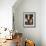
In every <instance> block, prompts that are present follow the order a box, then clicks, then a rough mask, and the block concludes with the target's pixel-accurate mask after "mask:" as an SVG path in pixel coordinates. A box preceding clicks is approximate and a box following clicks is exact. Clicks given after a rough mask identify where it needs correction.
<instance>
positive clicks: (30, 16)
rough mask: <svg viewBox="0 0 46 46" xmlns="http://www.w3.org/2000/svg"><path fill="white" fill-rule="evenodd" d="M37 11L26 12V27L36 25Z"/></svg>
mask: <svg viewBox="0 0 46 46" xmlns="http://www.w3.org/2000/svg"><path fill="white" fill-rule="evenodd" d="M35 17H36V13H35V12H24V19H23V20H24V27H35V26H36V20H35V19H36V18H35Z"/></svg>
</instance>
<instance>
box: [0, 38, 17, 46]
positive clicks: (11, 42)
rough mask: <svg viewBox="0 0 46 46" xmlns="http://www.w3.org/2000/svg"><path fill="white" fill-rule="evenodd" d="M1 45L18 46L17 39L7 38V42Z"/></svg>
mask: <svg viewBox="0 0 46 46" xmlns="http://www.w3.org/2000/svg"><path fill="white" fill-rule="evenodd" d="M0 46H16V44H15V39H13V40H6V42H4V43H2V44H1V45H0Z"/></svg>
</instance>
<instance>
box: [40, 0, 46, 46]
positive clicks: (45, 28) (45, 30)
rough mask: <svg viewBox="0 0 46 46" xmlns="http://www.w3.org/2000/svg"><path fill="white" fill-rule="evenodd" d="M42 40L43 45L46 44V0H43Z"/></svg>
mask: <svg viewBox="0 0 46 46" xmlns="http://www.w3.org/2000/svg"><path fill="white" fill-rule="evenodd" d="M40 23H41V38H42V39H41V40H42V46H46V0H42V1H41V22H40Z"/></svg>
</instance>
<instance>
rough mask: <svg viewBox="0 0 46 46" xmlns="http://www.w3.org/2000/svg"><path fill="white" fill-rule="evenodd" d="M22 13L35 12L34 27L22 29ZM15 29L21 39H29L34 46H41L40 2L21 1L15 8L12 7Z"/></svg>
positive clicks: (31, 0)
mask: <svg viewBox="0 0 46 46" xmlns="http://www.w3.org/2000/svg"><path fill="white" fill-rule="evenodd" d="M23 12H36V27H35V28H24V26H23ZM13 13H14V19H15V22H14V23H15V28H16V29H17V30H18V32H22V33H23V37H24V38H27V39H31V40H33V41H34V42H35V44H36V46H41V30H40V16H41V1H40V0H23V1H22V2H21V3H20V4H19V5H18V6H17V7H16V5H14V7H13Z"/></svg>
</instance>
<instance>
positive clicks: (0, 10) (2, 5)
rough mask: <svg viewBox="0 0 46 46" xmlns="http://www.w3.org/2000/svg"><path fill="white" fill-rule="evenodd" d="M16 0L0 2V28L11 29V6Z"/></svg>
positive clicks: (2, 0)
mask: <svg viewBox="0 0 46 46" xmlns="http://www.w3.org/2000/svg"><path fill="white" fill-rule="evenodd" d="M15 2H16V0H0V27H7V28H9V29H11V28H12V6H13V4H14V3H15Z"/></svg>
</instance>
